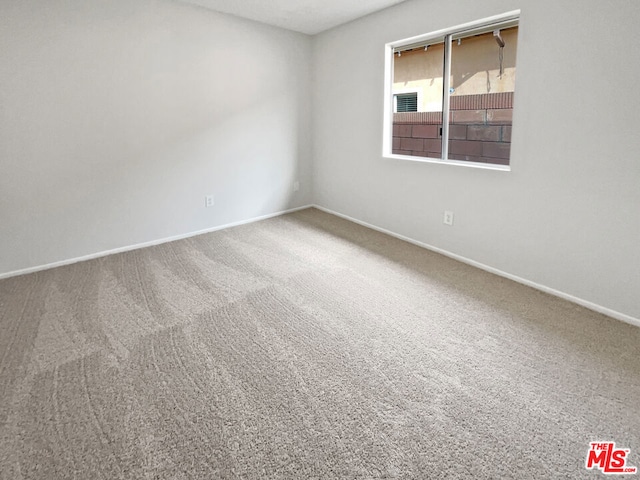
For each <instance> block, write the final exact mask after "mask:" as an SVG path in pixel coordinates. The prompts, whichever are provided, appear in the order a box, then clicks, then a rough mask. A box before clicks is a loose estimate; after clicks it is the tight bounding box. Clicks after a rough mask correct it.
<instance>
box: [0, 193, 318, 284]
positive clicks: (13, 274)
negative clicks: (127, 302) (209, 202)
mask: <svg viewBox="0 0 640 480" xmlns="http://www.w3.org/2000/svg"><path fill="white" fill-rule="evenodd" d="M311 207H313V205H305V206H302V207H296V208H291V209H289V210H283V211H280V212H276V213H270V214H268V215H262V216H260V217H253V218H249V219H247V220H240V221H238V222H233V223H227V224H225V225H218V226H215V227H211V228H206V229H204V230H198V231H197V232H189V233H184V234H182V235H176V236H173V237H167V238H161V239H158V240H151V241H149V242H144V243H137V244H135V245H128V246H125V247H120V248H114V249H113V250H105V251H102V252H97V253H92V254H90V255H83V256H81V257H75V258H69V259H67V260H61V261H59V262H53V263H47V264H45V265H38V266H36V267H30V268H24V269H22V270H14V271H12V272H7V273H0V280H2V279H4V278H9V277H16V276H18V275H26V274H27V273H34V272H40V271H42V270H49V269H50V268H56V267H61V266H63V265H70V264H72V263H78V262H84V261H85V260H93V259H94V258H100V257H106V256H107V255H113V254H115V253H122V252H129V251H131V250H137V249H139V248H144V247H151V246H153V245H160V244H162V243H167V242H174V241H176V240H182V239H184V238H189V237H195V236H196V235H202V234H203V233H210V232H215V231H217V230H224V229H225V228H230V227H237V226H239V225H245V224H247V223H253V222H259V221H260V220H266V219H267V218H273V217H279V216H280V215H285V214H287V213H292V212H297V211H298V210H304V209H306V208H311Z"/></svg>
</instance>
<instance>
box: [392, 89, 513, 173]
mask: <svg viewBox="0 0 640 480" xmlns="http://www.w3.org/2000/svg"><path fill="white" fill-rule="evenodd" d="M512 118H513V92H508V93H489V94H484V95H463V96H457V97H456V96H452V97H451V98H450V122H449V159H451V160H466V161H471V162H480V163H493V164H499V165H508V164H509V152H510V150H511V123H512ZM441 132H442V112H403V113H394V114H393V153H395V154H399V155H413V156H419V157H434V158H440V156H441V154H442V142H441V138H442V137H441Z"/></svg>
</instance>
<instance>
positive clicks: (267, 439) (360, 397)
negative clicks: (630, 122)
mask: <svg viewBox="0 0 640 480" xmlns="http://www.w3.org/2000/svg"><path fill="white" fill-rule="evenodd" d="M0 332H1V337H0V360H1V363H0V478H2V479H12V480H13V479H30V478H38V479H58V478H60V479H62V478H77V479H100V478H103V479H120V478H127V479H146V478H149V479H151V478H154V479H155V478H158V479H160V478H166V479H196V478H203V479H205V478H206V479H232V478H243V479H254V478H274V479H278V478H282V479H285V478H291V479H294V478H296V479H297V478H300V479H332V478H336V479H338V478H339V479H355V478H357V479H369V478H372V479H373V478H399V479H408V478H419V479H426V478H470V479H471V478H473V479H479V478H494V479H495V478H519V479H528V478H532V479H533V478H536V479H539V478H596V477H599V476H601V474H599V473H597V472H587V471H586V470H585V467H584V464H585V458H586V453H587V450H588V448H589V445H588V444H589V442H590V441H595V440H613V441H615V442H617V445H618V446H621V447H626V448H630V449H631V453H630V458H629V463H630V464H631V465H637V466H640V455H639V454H640V414H639V407H640V329H638V328H635V327H632V326H630V325H626V324H624V323H621V322H618V321H615V320H612V319H610V318H607V317H605V316H602V315H599V314H597V313H594V312H591V311H589V310H586V309H584V308H581V307H579V306H576V305H574V304H571V303H568V302H565V301H563V300H560V299H557V298H554V297H551V296H549V295H546V294H544V293H541V292H539V291H536V290H533V289H530V288H528V287H524V286H522V285H518V284H516V283H513V282H511V281H508V280H505V279H503V278H500V277H496V276H494V275H491V274H488V273H486V272H483V271H480V270H477V269H474V268H472V267H469V266H466V265H463V264H461V263H458V262H456V261H453V260H451V259H448V258H445V257H443V256H440V255H437V254H434V253H431V252H429V251H426V250H423V249H420V248H418V247H415V246H413V245H410V244H407V243H404V242H402V241H400V240H397V239H394V238H391V237H388V236H385V235H383V234H380V233H377V232H373V231H371V230H368V229H366V228H363V227H360V226H357V225H354V224H352V223H350V222H347V221H345V220H342V219H339V218H336V217H334V216H331V215H328V214H325V213H322V212H319V211H317V210H313V209H310V210H305V211H301V212H297V213H295V214H290V215H286V216H283V217H279V218H274V219H270V220H266V221H262V222H259V223H255V224H251V225H246V226H242V227H236V228H233V229H229V230H225V231H220V232H216V233H211V234H206V235H202V236H198V237H194V238H191V239H187V240H182V241H178V242H173V243H168V244H164V245H161V246H156V247H150V248H145V249H142V250H137V251H133V252H129V253H124V254H118V255H113V256H109V257H105V258H101V259H97V260H92V261H87V262H83V263H78V264H75V265H70V266H65V267H60V268H56V269H53V270H48V271H44V272H39V273H34V274H30V275H25V276H21V277H16V278H11V279H7V280H3V281H0Z"/></svg>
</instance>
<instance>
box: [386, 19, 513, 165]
mask: <svg viewBox="0 0 640 480" xmlns="http://www.w3.org/2000/svg"><path fill="white" fill-rule="evenodd" d="M513 21H516V22H519V21H520V10H513V11H511V12H507V13H503V14H500V15H494V16H492V17H487V18H483V19H481V20H477V21H474V22H469V23H463V24H461V25H457V26H455V27H451V28H446V29H442V30H438V31H435V32H431V33H426V34H424V35H418V36H415V37H410V38H405V39H403V40H398V41H395V42H390V43H387V44H386V45H385V62H384V69H385V79H384V99H385V100H384V125H383V129H382V133H383V138H382V156H383V157H384V158H394V159H399V160H411V161H414V162H426V163H441V164H447V165H459V166H465V167H472V168H483V169H487V170H502V171H510V170H511V167H510V165H495V164H489V163H479V162H466V161H463V160H449V159H448V153H449V152H448V150H449V116H450V115H449V114H450V112H449V96H450V93H449V88H450V86H451V85H450V83H451V40H453V39H456V38H460V37H463V36H465V35H467V34H469V33H470V32H473V31H474V30H480V29H484V28H487V27H492V28H496V29H497V28H500V26H501V25H500V24H509V23H510V22H513ZM447 40H449V41H447ZM430 41H433V42H434V43H441V42H443V41H444V48H445V55H444V57H445V58H444V68H443V78H442V80H443V88H442V90H443V102H442V157H441V158H431V157H415V156H411V155H397V154H394V153H393V150H392V148H393V113H394V105H393V103H394V97H393V94H394V92H393V56H394V52H396V51H397V49H400V48H402V47H407V46H410V45H414V44H422V45H424V44H425V43H427V42H430ZM395 93H402V91H400V92H395Z"/></svg>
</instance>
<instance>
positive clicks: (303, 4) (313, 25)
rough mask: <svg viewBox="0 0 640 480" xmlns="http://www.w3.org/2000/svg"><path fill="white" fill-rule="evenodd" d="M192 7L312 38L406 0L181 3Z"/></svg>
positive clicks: (188, 0)
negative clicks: (304, 34) (214, 11)
mask: <svg viewBox="0 0 640 480" xmlns="http://www.w3.org/2000/svg"><path fill="white" fill-rule="evenodd" d="M181 1H183V2H186V3H191V4H193V5H200V6H201V7H205V8H209V9H211V10H216V11H218V12H223V13H229V14H231V15H236V16H238V17H243V18H248V19H250V20H256V21H258V22H262V23H267V24H269V25H274V26H276V27H281V28H286V29H288V30H294V31H296V32H302V33H306V34H308V35H315V34H316V33H320V32H322V31H324V30H328V29H330V28H333V27H335V26H337V25H340V24H343V23H347V22H350V21H351V20H355V19H356V18H359V17H363V16H365V15H368V14H369V13H373V12H376V11H378V10H382V9H383V8H387V7H390V6H391V5H395V4H397V3H401V2H403V1H405V0H268V1H265V0H181Z"/></svg>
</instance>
